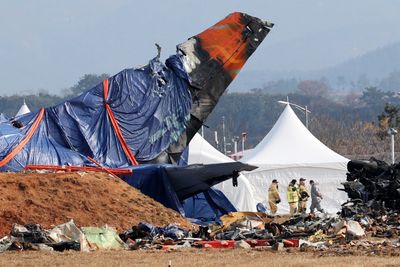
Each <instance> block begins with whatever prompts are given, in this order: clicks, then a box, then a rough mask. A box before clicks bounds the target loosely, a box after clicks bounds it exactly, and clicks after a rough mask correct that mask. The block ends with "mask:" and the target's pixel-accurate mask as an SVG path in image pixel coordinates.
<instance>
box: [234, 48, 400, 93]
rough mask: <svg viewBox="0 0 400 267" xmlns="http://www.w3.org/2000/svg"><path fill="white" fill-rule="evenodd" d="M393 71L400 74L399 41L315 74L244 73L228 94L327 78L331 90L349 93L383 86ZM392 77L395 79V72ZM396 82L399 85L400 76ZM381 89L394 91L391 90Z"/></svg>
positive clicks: (292, 72) (266, 71) (300, 72)
mask: <svg viewBox="0 0 400 267" xmlns="http://www.w3.org/2000/svg"><path fill="white" fill-rule="evenodd" d="M395 71H398V72H399V75H400V42H396V43H393V44H390V45H386V46H384V47H381V48H378V49H375V50H373V51H370V52H367V53H365V54H363V55H361V56H358V57H355V58H352V59H349V60H347V61H345V62H343V63H341V64H338V65H335V66H332V67H328V68H325V69H321V70H316V71H308V72H304V71H301V70H298V71H288V72H276V71H269V70H257V71H250V70H249V71H243V72H242V73H240V75H239V77H238V79H237V80H235V81H234V82H233V83H232V85H231V86H230V92H243V91H249V90H250V89H253V88H263V87H265V86H266V85H267V84H268V83H270V82H271V81H276V80H281V79H297V80H302V79H303V80H304V79H317V80H320V79H321V78H322V77H324V78H326V79H327V80H328V81H329V83H330V85H331V86H332V87H333V88H343V87H345V88H347V89H352V90H355V89H356V90H361V89H363V88H365V87H366V86H378V87H379V86H381V85H384V84H385V82H382V80H387V79H388V78H390V79H393V77H390V76H393V72H395ZM395 76H397V73H396V75H395ZM395 78H396V77H395ZM398 79H399V83H400V77H399V78H398ZM399 85H400V84H399ZM383 89H387V90H389V89H390V90H393V88H383ZM399 89H400V87H399ZM282 93H284V92H282Z"/></svg>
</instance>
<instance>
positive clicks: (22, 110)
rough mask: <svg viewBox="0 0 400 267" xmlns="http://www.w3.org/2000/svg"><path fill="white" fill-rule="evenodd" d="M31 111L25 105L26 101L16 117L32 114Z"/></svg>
mask: <svg viewBox="0 0 400 267" xmlns="http://www.w3.org/2000/svg"><path fill="white" fill-rule="evenodd" d="M30 112H31V110H30V109H29V108H28V106H27V105H26V103H25V99H24V104H22V106H21V107H20V108H19V110H18V112H17V114H15V117H18V116H21V115H24V114H27V113H30Z"/></svg>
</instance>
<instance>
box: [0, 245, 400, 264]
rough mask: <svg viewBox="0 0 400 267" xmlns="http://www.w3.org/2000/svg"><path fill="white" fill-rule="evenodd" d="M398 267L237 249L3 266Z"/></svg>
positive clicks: (25, 257)
mask: <svg viewBox="0 0 400 267" xmlns="http://www.w3.org/2000/svg"><path fill="white" fill-rule="evenodd" d="M169 260H171V262H172V266H173V267H175V266H207V267H210V266H221V267H223V266H285V267H288V266H296V267H303V266H304V267H310V266H319V267H323V266H399V265H400V258H399V257H378V256H329V257H324V256H322V257H321V256H319V255H318V254H313V253H300V252H291V253H288V252H279V253H278V252H271V251H254V250H251V251H245V250H237V249H220V250H217V249H211V250H195V249H190V250H185V251H173V252H167V251H101V252H93V253H79V252H66V253H56V252H53V253H51V252H34V251H30V252H6V253H3V254H1V256H0V266H168V261H169Z"/></svg>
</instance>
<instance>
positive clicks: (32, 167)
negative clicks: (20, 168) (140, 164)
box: [24, 164, 132, 175]
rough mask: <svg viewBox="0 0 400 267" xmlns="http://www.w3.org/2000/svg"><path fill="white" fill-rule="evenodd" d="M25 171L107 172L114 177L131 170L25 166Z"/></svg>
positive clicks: (129, 172) (128, 172) (130, 172)
mask: <svg viewBox="0 0 400 267" xmlns="http://www.w3.org/2000/svg"><path fill="white" fill-rule="evenodd" d="M24 169H25V170H52V171H93V172H105V171H106V172H109V173H112V174H114V175H124V174H132V170H131V169H112V168H99V167H87V166H86V167H84V166H58V165H39V164H38V165H35V164H32V165H27V166H26V167H25V168H24Z"/></svg>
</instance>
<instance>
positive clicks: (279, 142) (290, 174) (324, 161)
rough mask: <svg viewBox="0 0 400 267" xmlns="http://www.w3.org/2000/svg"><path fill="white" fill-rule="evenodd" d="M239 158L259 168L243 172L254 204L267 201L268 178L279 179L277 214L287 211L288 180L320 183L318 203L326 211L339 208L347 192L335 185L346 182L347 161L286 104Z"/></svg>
mask: <svg viewBox="0 0 400 267" xmlns="http://www.w3.org/2000/svg"><path fill="white" fill-rule="evenodd" d="M241 161H242V162H245V163H248V164H251V165H255V166H258V167H259V168H258V169H256V170H254V171H251V172H246V173H244V174H245V176H246V177H247V179H248V181H249V183H250V184H251V189H252V198H253V199H254V202H255V203H258V202H262V203H266V197H267V190H268V187H269V185H270V184H271V181H272V180H273V179H277V180H278V182H279V193H280V196H281V199H282V202H281V203H280V204H279V205H278V213H282V212H287V211H288V203H287V198H286V189H287V186H288V184H289V182H290V181H291V180H292V179H296V180H298V179H300V178H301V177H303V178H306V179H307V181H306V183H307V187H308V188H309V183H308V182H309V180H314V181H315V182H317V183H318V184H319V189H320V191H321V193H322V196H323V200H322V202H321V206H322V208H324V209H325V210H326V211H328V212H337V211H339V210H340V205H341V204H342V203H343V202H345V201H346V199H347V195H346V193H344V192H343V191H339V190H337V188H340V187H342V186H341V184H340V183H341V182H344V181H346V166H347V162H348V161H349V160H348V159H347V158H345V157H343V156H341V155H339V154H337V153H336V152H334V151H332V150H331V149H329V148H328V147H327V146H325V145H324V144H323V143H322V142H321V141H319V140H318V139H317V138H316V137H315V136H313V135H312V133H311V132H310V131H309V130H308V129H307V128H306V127H305V126H304V125H303V123H302V122H301V121H300V120H299V118H298V117H297V116H296V114H295V113H294V111H293V110H292V108H291V107H290V105H286V107H285V110H284V111H283V112H282V114H281V115H280V117H279V119H278V120H277V122H276V123H275V125H274V127H273V128H272V129H271V131H270V132H269V133H268V134H267V135H266V136H265V137H264V139H263V140H262V141H261V142H260V143H259V144H258V145H257V146H256V147H255V148H254V149H253V150H252V151H251V152H250V153H249V154H247V155H245V156H244V157H243V158H242V160H241ZM309 205H310V203H309V204H308V207H307V208H309Z"/></svg>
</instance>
